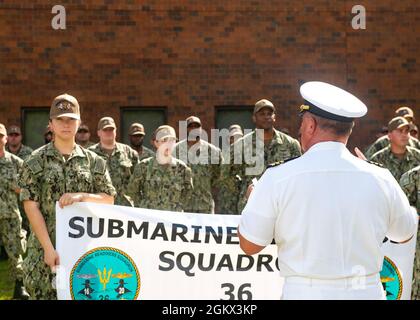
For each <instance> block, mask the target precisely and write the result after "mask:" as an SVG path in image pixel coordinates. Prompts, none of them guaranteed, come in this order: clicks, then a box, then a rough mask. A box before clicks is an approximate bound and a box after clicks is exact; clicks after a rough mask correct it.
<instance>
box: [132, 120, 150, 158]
mask: <svg viewBox="0 0 420 320" xmlns="http://www.w3.org/2000/svg"><path fill="white" fill-rule="evenodd" d="M145 135H146V132H145V131H144V127H143V125H142V124H141V123H133V124H132V125H131V126H130V129H129V130H128V136H129V138H130V146H131V148H133V149H134V150H136V151H137V153H138V154H139V161H141V160H143V159H147V158H150V157H153V156H154V155H155V153H154V152H153V151H152V150H150V149H149V148H147V147H145V146H144V145H143V142H144V137H145Z"/></svg>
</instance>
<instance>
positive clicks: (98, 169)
mask: <svg viewBox="0 0 420 320" xmlns="http://www.w3.org/2000/svg"><path fill="white" fill-rule="evenodd" d="M105 171H106V162H105V160H104V159H102V157H100V156H97V157H95V167H94V169H93V172H94V173H98V174H105Z"/></svg>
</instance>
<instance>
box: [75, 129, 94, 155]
mask: <svg viewBox="0 0 420 320" xmlns="http://www.w3.org/2000/svg"><path fill="white" fill-rule="evenodd" d="M76 143H77V144H78V145H79V146H81V147H83V148H85V149H87V148H89V147H91V146H93V145H94V144H95V143H93V142H92V141H90V130H89V127H88V126H87V124H84V123H82V124H81V125H80V126H79V129H77V133H76Z"/></svg>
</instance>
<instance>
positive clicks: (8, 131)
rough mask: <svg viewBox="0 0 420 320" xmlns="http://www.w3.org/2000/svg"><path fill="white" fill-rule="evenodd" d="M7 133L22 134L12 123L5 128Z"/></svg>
mask: <svg viewBox="0 0 420 320" xmlns="http://www.w3.org/2000/svg"><path fill="white" fill-rule="evenodd" d="M7 134H22V132H21V131H20V128H19V127H18V126H14V125H13V126H10V127H9V128H8V129H7Z"/></svg>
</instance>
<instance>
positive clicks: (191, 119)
mask: <svg viewBox="0 0 420 320" xmlns="http://www.w3.org/2000/svg"><path fill="white" fill-rule="evenodd" d="M186 121H187V127H188V126H189V125H190V124H193V123H197V124H199V125H200V126H201V120H200V118H199V117H195V116H190V117H188V118H187V120H186Z"/></svg>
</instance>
